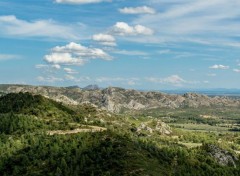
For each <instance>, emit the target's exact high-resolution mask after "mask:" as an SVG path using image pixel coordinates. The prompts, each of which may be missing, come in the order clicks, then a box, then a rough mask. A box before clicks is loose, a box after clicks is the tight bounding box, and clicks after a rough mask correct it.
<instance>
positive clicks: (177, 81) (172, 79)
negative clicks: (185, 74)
mask: <svg viewBox="0 0 240 176" xmlns="http://www.w3.org/2000/svg"><path fill="white" fill-rule="evenodd" d="M146 80H147V81H149V82H152V83H160V84H173V85H175V86H181V85H182V84H183V83H187V81H186V80H184V79H183V78H181V77H180V76H179V75H172V76H169V77H166V78H156V77H149V78H146Z"/></svg>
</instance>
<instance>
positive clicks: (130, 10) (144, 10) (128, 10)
mask: <svg viewBox="0 0 240 176" xmlns="http://www.w3.org/2000/svg"><path fill="white" fill-rule="evenodd" d="M119 11H120V12H121V13H124V14H154V13H156V12H155V10H154V9H153V8H151V7H147V6H141V7H124V8H122V9H119Z"/></svg>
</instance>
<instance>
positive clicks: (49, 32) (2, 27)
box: [0, 15, 79, 39]
mask: <svg viewBox="0 0 240 176" xmlns="http://www.w3.org/2000/svg"><path fill="white" fill-rule="evenodd" d="M0 35H5V36H14V37H50V38H61V39H79V36H78V35H77V34H76V32H75V30H74V29H72V28H71V27H69V26H66V25H62V24H59V23H57V22H55V21H53V20H35V21H25V20H21V19H18V18H16V17H15V16H14V15H8V16H0Z"/></svg>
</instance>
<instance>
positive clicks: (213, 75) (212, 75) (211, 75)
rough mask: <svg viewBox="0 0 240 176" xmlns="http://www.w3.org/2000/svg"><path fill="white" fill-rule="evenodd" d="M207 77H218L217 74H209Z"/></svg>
mask: <svg viewBox="0 0 240 176" xmlns="http://www.w3.org/2000/svg"><path fill="white" fill-rule="evenodd" d="M207 76H210V77H215V76H217V74H216V73H209V74H207Z"/></svg>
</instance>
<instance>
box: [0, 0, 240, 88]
mask: <svg viewBox="0 0 240 176" xmlns="http://www.w3.org/2000/svg"><path fill="white" fill-rule="evenodd" d="M239 8H240V1H239V0H211V1H209V0H134V1H133V0H41V1H34V0H21V1H19V0H1V1H0V9H1V10H0V83H1V84H31V85H49V86H72V85H78V86H80V87H84V86H86V85H89V84H97V85H99V86H100V87H107V86H117V87H124V88H130V89H148V90H161V89H162V90H163V89H164V90H166V89H170V90H172V89H213V88H240V81H239V80H240V10H239Z"/></svg>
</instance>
